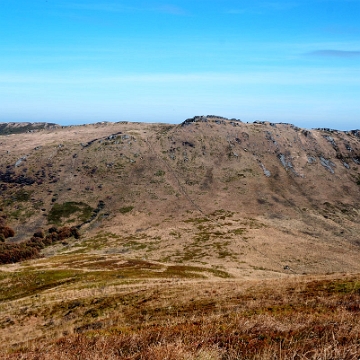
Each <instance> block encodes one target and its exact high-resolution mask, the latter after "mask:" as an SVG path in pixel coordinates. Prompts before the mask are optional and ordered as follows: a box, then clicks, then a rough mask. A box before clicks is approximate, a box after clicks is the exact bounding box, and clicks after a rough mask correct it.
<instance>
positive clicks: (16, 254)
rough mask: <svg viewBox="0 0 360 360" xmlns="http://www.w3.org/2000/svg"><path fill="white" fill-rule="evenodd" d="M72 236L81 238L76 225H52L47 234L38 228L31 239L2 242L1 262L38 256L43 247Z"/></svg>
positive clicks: (11, 261)
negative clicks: (57, 226) (17, 241)
mask: <svg viewBox="0 0 360 360" xmlns="http://www.w3.org/2000/svg"><path fill="white" fill-rule="evenodd" d="M70 237H74V238H75V239H79V238H80V234H79V230H78V229H77V228H76V227H71V228H69V227H67V226H64V227H62V228H56V227H51V228H50V229H49V230H48V233H47V234H45V232H44V231H43V230H38V231H36V232H35V233H34V235H33V236H32V237H31V238H30V239H29V240H27V241H24V242H22V243H18V244H15V243H12V244H10V243H0V264H11V263H16V262H19V261H24V260H29V259H35V258H38V257H40V250H41V249H43V248H45V247H46V246H50V245H52V244H55V243H57V242H61V241H64V240H66V239H68V238H70Z"/></svg>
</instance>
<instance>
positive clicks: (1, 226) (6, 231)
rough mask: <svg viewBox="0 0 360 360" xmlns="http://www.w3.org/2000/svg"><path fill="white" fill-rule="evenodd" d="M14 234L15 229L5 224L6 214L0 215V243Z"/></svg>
mask: <svg viewBox="0 0 360 360" xmlns="http://www.w3.org/2000/svg"><path fill="white" fill-rule="evenodd" d="M13 236H15V231H14V230H13V229H12V228H10V227H9V226H7V225H6V215H1V216H0V243H2V242H5V239H7V238H9V237H13Z"/></svg>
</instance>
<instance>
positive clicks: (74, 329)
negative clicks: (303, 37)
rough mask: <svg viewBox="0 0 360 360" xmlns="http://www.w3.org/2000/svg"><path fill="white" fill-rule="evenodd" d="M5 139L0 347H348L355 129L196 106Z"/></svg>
mask: <svg viewBox="0 0 360 360" xmlns="http://www.w3.org/2000/svg"><path fill="white" fill-rule="evenodd" d="M11 127H13V128H14V127H15V128H16V126H15V125H12V126H11ZM0 143H1V147H0V154H1V157H0V181H1V182H0V202H1V205H0V207H1V209H2V210H1V212H0V235H1V236H0V241H2V242H0V249H2V250H1V251H2V253H1V251H0V259H3V262H6V261H7V262H10V264H7V265H0V289H1V290H0V343H1V345H0V354H1V355H2V358H4V359H50V358H51V359H65V358H66V359H79V358H81V359H82V358H84V359H85V358H86V359H100V358H101V359H155V360H156V359H165V358H166V359H203V360H205V359H209V360H210V359H239V358H243V359H297V358H299V359H302V358H306V359H320V358H322V359H335V358H342V359H357V354H358V353H359V351H360V348H359V338H358V334H359V331H358V330H359V329H358V323H359V319H358V317H359V314H360V312H359V303H360V293H359V288H360V283H359V281H358V275H357V274H358V273H359V271H360V264H359V261H358V259H359V255H360V251H359V249H360V248H359V244H360V243H359V241H360V238H359V234H360V225H359V224H360V222H359V220H360V212H359V211H360V205H359V204H360V201H359V200H360V191H359V190H360V132H359V131H358V130H354V131H349V132H341V131H336V130H330V129H318V130H306V129H300V128H297V127H295V126H293V125H290V124H271V123H266V122H261V123H259V122H257V123H253V124H246V123H242V122H241V121H238V120H235V119H232V120H228V119H225V118H221V117H215V116H207V117H195V118H192V119H188V120H186V121H185V122H184V123H182V124H179V125H168V124H146V123H127V122H122V123H106V122H104V123H98V124H93V125H84V126H73V127H65V128H63V127H59V126H54V127H44V128H41V127H40V128H38V129H33V131H31V132H25V133H21V134H20V133H19V134H12V135H7V136H1V137H0ZM14 233H15V236H13V235H14ZM18 254H20V255H21V254H27V256H28V255H30V256H28V258H31V257H32V258H33V259H32V260H28V261H23V262H16V260H18V259H19V257H16V256H17V255H18Z"/></svg>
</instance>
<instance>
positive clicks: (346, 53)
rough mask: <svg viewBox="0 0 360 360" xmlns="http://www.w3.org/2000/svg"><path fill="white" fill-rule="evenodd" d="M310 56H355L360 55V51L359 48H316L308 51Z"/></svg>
mask: <svg viewBox="0 0 360 360" xmlns="http://www.w3.org/2000/svg"><path fill="white" fill-rule="evenodd" d="M305 55H308V56H320V57H331V58H333V57H337V58H354V57H360V51H357V50H355V51H354V50H315V51H311V52H308V53H306V54H305Z"/></svg>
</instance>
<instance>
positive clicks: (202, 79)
mask: <svg viewBox="0 0 360 360" xmlns="http://www.w3.org/2000/svg"><path fill="white" fill-rule="evenodd" d="M206 114H216V115H221V116H226V117H230V118H232V117H235V118H240V119H241V120H243V121H249V122H252V121H254V120H267V121H273V122H290V123H293V124H296V125H298V126H301V127H306V128H313V127H331V128H336V129H341V130H347V129H355V128H360V0H288V1H281V0H278V1H276V0H274V1H272V0H268V1H261V0H252V1H251V2H249V1H242V0H238V1H233V0H218V1H215V0H207V1H205V0H192V1H188V0H183V1H176V0H174V1H171V0H168V1H162V0H158V1H153V0H148V1H136V0H133V1H112V0H109V1H95V0H62V1H58V0H0V122H8V121H48V122H57V123H60V124H80V123H91V122H96V121H122V120H129V121H146V122H169V123H178V122H181V121H183V120H184V119H186V118H188V117H192V116H194V115H206Z"/></svg>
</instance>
